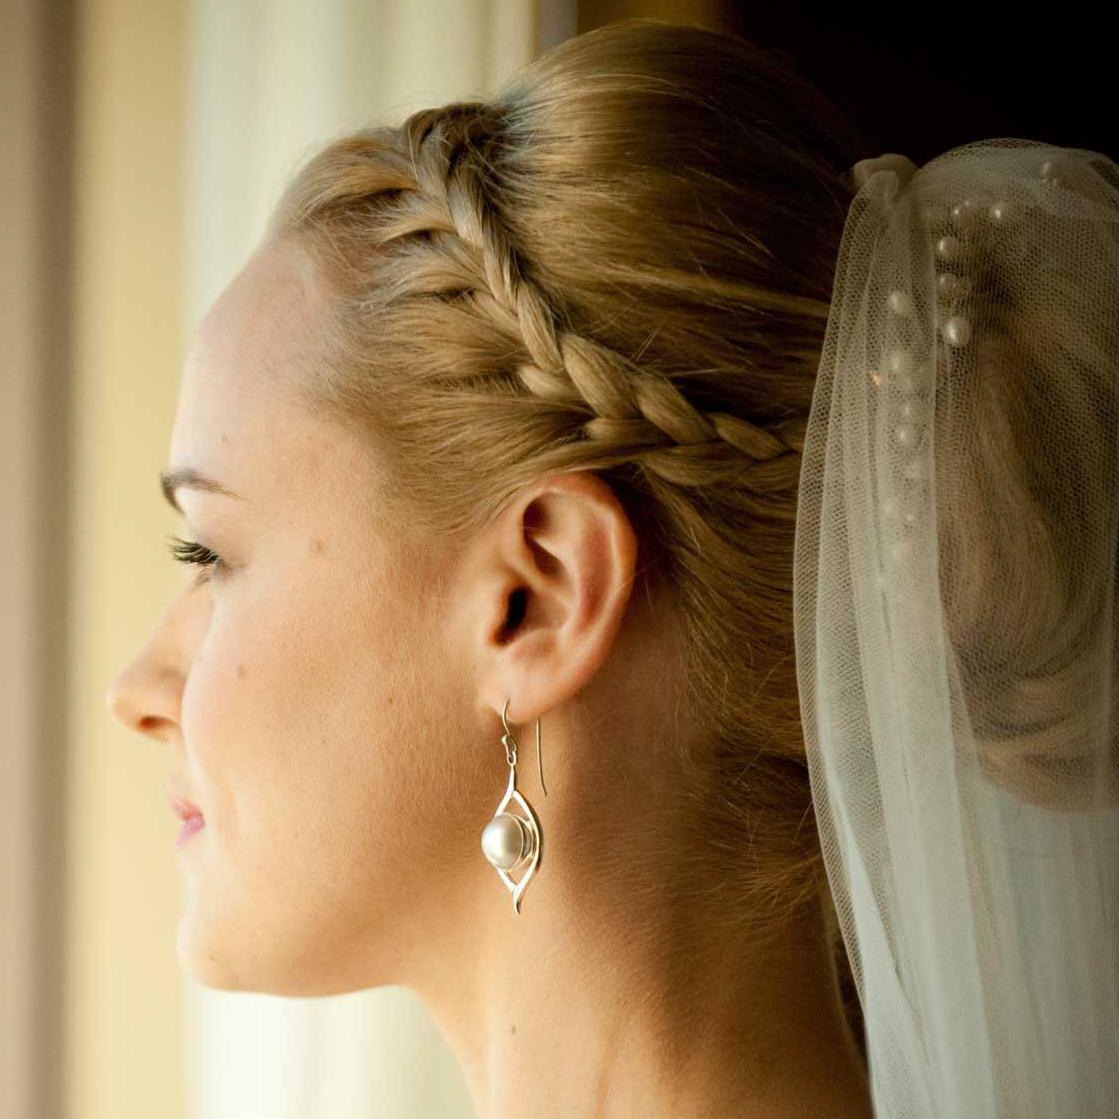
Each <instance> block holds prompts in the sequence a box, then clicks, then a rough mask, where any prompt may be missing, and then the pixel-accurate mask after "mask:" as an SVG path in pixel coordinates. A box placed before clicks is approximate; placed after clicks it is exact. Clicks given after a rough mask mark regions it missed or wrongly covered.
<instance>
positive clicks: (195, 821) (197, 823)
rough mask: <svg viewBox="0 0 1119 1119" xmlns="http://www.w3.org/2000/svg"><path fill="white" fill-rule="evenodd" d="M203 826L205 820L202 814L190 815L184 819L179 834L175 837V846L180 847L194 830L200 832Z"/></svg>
mask: <svg viewBox="0 0 1119 1119" xmlns="http://www.w3.org/2000/svg"><path fill="white" fill-rule="evenodd" d="M205 826H206V820H205V818H204V817H202V816H191V817H190V819H189V820H184V821H183V826H182V828H181V829H180V830H179V834H178V835H177V836H176V837H175V846H176V847H181V846H182V845H183V844H184V843H186V841H187V840H188V839H190V837H191V836H192V835H194V834H195V832H200V831H201V830H202V829H203V828H204V827H205Z"/></svg>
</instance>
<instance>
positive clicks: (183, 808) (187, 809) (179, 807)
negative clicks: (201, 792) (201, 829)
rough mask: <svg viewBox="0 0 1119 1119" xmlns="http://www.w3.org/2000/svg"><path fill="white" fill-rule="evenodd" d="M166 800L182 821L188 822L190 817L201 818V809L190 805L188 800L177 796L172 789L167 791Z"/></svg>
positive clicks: (195, 805)
mask: <svg viewBox="0 0 1119 1119" xmlns="http://www.w3.org/2000/svg"><path fill="white" fill-rule="evenodd" d="M167 799H168V800H169V801H170V802H171V807H172V808H173V809H174V811H175V812H176V813H177V814H178V815H180V816H181V817H182V818H183V819H184V820H189V819H190V818H191V817H192V816H201V815H202V809H201V808H199V807H198V805H197V804H191V802H190V801H189V800H186V799H185V798H184V797H181V796H179V795H178V794H177V793H176V792H175V790H174V789H171V788H169V789H168V790H167Z"/></svg>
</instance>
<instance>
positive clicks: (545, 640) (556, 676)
mask: <svg viewBox="0 0 1119 1119" xmlns="http://www.w3.org/2000/svg"><path fill="white" fill-rule="evenodd" d="M470 552H471V555H470V560H469V563H468V564H467V566H466V568H465V570H467V571H468V572H469V575H468V577H467V585H465V586H464V587H463V588H462V591H463V597H461V598H460V600H459V601H460V602H462V603H464V604H466V606H465V610H466V630H465V639H466V641H467V642H468V643H469V645H470V647H471V650H472V652H473V655H474V658H475V663H476V665H477V677H476V679H477V689H478V690H477V694H478V699H479V703H480V704H481V705H482V706H483V707H485V708H490V709H492V710H494V711H496V712H497V713H498V714H499V715H500V713H501V711H502V709H503V708H504V706H505V701H506V700H507V699H508V700H509V701H510V702H509V710H508V712H507V713H506V718H507V719H508V721H509V722H510V723H513V722H517V723H525V722H529V721H530V720H535V719H537V718H539V717H540V716H542V715H543V714H544V713H545V712H547V711H549V710H550V709H552V708H553V707H555V706H557V705H558V704H560V703H562V702H563V701H564V700H566V699H568V698H569V697H571V696H573V695H575V694H576V693H577V692H579V691H580V690H581V689H582V688H583V687H584V686H585V685H586V684H587V682H588V681H589V680H590V679H591V678H592V677H593V676H594V674H595V672H596V671H597V670H598V668H599V666H600V665H601V664H602V663H603V661H604V660H605V659H606V657H607V654H608V653H609V652H610V648H611V646H612V644H613V642H614V638H615V637H616V635H617V633H618V630H619V629H620V628H621V624H622V620H623V618H624V617H625V611H626V606H627V604H628V602H629V597H630V592H631V590H632V587H633V580H634V573H635V566H636V563H637V536H636V533H635V532H634V529H633V525H632V524H631V522H630V520H629V517H628V516H627V514H626V512H625V510H624V508H623V507H622V504H621V502H620V501H619V500H618V497H617V495H616V494H615V493H614V491H613V489H611V487H610V486H609V485H608V484H607V483H606V482H604V481H603V480H602V479H601V478H600V477H599V476H598V475H597V474H593V473H590V472H589V471H580V472H578V473H574V474H560V475H554V476H551V477H549V478H547V479H546V480H544V481H542V482H536V483H535V484H534V485H533V486H532V487H531V489H529V490H528V491H526V492H525V493H524V494H522V495H520V496H518V497H517V498H516V499H515V500H514V501H513V503H512V504H511V505H510V506H509V507H508V508H507V509H505V510H504V511H503V512H502V514H501V515H500V517H499V518H498V519H496V520H495V521H494V523H493V524H492V525H490V526H489V527H488V528H487V529H486V530H485V532H484V533H483V535H482V536H481V538H480V539H478V540H477V541H475V543H474V544H473V545H472V546H471V549H470Z"/></svg>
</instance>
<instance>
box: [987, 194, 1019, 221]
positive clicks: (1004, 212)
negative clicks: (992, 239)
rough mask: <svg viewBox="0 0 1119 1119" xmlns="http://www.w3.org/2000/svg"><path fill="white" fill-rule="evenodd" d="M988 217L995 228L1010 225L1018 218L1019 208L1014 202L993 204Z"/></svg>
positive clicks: (988, 209)
mask: <svg viewBox="0 0 1119 1119" xmlns="http://www.w3.org/2000/svg"><path fill="white" fill-rule="evenodd" d="M987 216H988V217H989V218H990V219H991V224H992V225H995V226H1000V227H1001V226H1007V225H1010V224H1011V222H1013V221H1014V220H1015V219H1016V218H1017V217H1018V216H1019V212H1018V207H1017V206H1015V205H1014V204H1013V203H1012V202H1005V201H1002V200H1000V201H998V202H992V203H991V205H990V206H989V207H988V208H987Z"/></svg>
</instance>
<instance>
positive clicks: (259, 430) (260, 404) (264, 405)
mask: <svg viewBox="0 0 1119 1119" xmlns="http://www.w3.org/2000/svg"><path fill="white" fill-rule="evenodd" d="M323 312H324V304H323V301H322V294H321V289H320V288H319V287H318V284H317V282H316V279H315V276H314V273H313V271H312V269H311V266H310V264H309V262H308V261H307V259H306V258H305V257H304V256H303V255H302V254H300V253H299V252H298V251H297V250H295V249H293V248H290V247H288V246H284V245H276V244H270V245H265V246H263V247H261V248H260V249H258V250H257V251H256V252H255V253H254V254H253V255H252V256H251V257H250V258H249V259H248V261H247V262H246V263H245V265H244V267H243V268H242V269H241V271H240V272H238V274H237V275H236V276H235V277H234V278H233V279H232V280H231V281H230V283H229V285H228V286H227V287H226V288H225V290H224V291H223V292H222V293H221V295H220V296H219V297H218V298H217V300H216V301H215V302H214V304H213V306H212V307H211V308H210V309H209V310H208V311H207V312H206V314H205V316H204V317H203V319H202V321H201V322H200V324H199V326H198V329H197V331H196V332H195V335H194V338H193V339H192V341H191V345H190V347H189V350H188V353H187V357H186V361H185V363H184V367H183V376H182V380H181V383H180V388H179V400H178V406H177V409H176V413H175V421H174V426H173V430H172V434H171V445H170V449H169V452H168V460H167V461H168V464H169V465H170V466H171V467H172V468H181V467H192V468H194V469H195V470H198V471H200V472H201V473H203V474H205V475H208V476H210V477H212V478H215V479H217V480H218V481H220V482H221V483H223V484H224V485H225V486H227V487H228V488H230V489H233V490H235V491H236V492H237V493H239V494H243V495H244V496H245V497H246V498H247V499H249V500H250V501H251V502H252V503H253V504H254V505H256V504H259V503H264V504H266V505H270V506H272V507H275V503H276V501H277V500H279V498H280V495H284V496H283V501H284V503H285V504H286V505H287V506H288V508H289V510H290V505H291V501H292V499H293V497H296V496H298V492H299V491H300V490H301V489H307V488H308V487H310V488H311V489H312V491H314V492H322V491H323V490H324V489H328V490H330V489H335V488H337V486H338V485H339V484H340V483H343V482H344V481H345V478H344V475H345V473H346V471H345V470H344V469H343V465H344V463H343V460H346V462H347V463H349V468H350V469H351V470H352V468H353V463H350V462H349V460H350V459H351V458H352V457H353V456H354V455H355V454H357V453H358V451H359V448H358V447H357V446H356V443H355V437H353V436H350V435H348V433H347V432H346V431H345V430H344V429H343V428H342V426H341V425H338V424H335V423H333V422H331V421H330V420H329V419H327V418H326V417H323V416H313V415H311V414H310V413H309V412H308V409H307V407H306V405H305V404H304V403H303V402H302V401H301V400H300V399H299V397H298V395H297V392H296V388H295V386H296V385H297V384H298V382H299V379H300V377H301V375H302V371H303V370H305V369H306V368H308V364H309V363H310V362H313V361H314V360H315V356H316V354H317V353H318V354H321V353H322V345H321V342H320V341H319V340H318V332H317V329H316V328H317V327H318V326H319V325H320V324H321V317H322V315H323ZM360 451H361V452H362V453H361V454H360V455H359V457H363V458H367V457H368V455H367V454H365V453H364V452H365V448H360ZM331 467H333V469H332V470H331V469H330V468H331ZM334 475H343V477H342V478H336V477H333V476H334ZM349 482H350V485H351V486H352V485H353V484H354V482H355V479H354V478H353V476H352V474H351V476H350V479H349ZM189 500H190V498H189V497H187V498H185V501H189ZM203 500H210V499H203ZM215 500H219V501H220V500H223V499H220V498H219V499H215ZM184 507H186V506H185V505H184ZM246 511H247V510H246Z"/></svg>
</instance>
